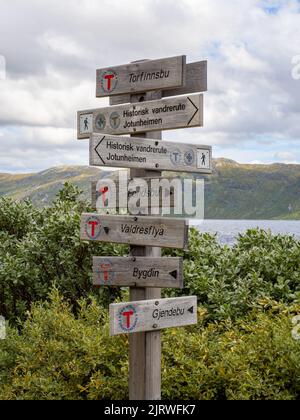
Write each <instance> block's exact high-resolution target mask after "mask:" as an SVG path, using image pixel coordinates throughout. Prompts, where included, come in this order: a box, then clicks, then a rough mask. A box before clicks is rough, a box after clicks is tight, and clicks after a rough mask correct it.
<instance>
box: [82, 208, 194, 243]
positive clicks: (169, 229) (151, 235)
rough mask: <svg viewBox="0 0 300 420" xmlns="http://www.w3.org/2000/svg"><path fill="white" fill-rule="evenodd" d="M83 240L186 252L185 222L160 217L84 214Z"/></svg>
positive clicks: (186, 228) (186, 233)
mask: <svg viewBox="0 0 300 420" xmlns="http://www.w3.org/2000/svg"><path fill="white" fill-rule="evenodd" d="M80 232H81V239H82V240H84V241H86V240H87V241H98V242H113V243H119V244H129V245H141V246H156V247H164V248H179V249H186V247H187V241H188V223H187V222H186V221H185V220H178V219H170V218H163V217H133V216H106V215H104V216H102V215H99V214H90V213H86V214H83V215H82V217H81V230H80Z"/></svg>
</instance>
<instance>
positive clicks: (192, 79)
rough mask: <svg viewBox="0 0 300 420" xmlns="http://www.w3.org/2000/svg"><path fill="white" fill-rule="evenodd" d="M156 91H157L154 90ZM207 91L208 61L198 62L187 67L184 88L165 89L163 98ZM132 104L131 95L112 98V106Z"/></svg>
mask: <svg viewBox="0 0 300 420" xmlns="http://www.w3.org/2000/svg"><path fill="white" fill-rule="evenodd" d="M154 89H157V87H156V88H154ZM206 91H207V61H197V62H196V63H189V64H187V65H186V80H185V84H184V85H183V86H182V87H178V88H175V89H166V88H163V91H162V97H163V98H168V97H170V96H178V95H188V94H191V93H198V92H206ZM129 102H131V96H130V94H124V95H118V96H111V97H110V98H109V103H110V105H121V104H127V103H129Z"/></svg>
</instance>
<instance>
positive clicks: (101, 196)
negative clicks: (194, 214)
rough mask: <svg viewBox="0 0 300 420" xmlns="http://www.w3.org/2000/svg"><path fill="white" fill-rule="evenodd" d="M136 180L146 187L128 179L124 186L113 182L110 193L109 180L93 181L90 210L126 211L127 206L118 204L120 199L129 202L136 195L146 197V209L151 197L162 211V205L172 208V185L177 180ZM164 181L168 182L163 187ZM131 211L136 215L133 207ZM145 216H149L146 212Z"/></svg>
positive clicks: (173, 203)
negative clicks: (112, 195)
mask: <svg viewBox="0 0 300 420" xmlns="http://www.w3.org/2000/svg"><path fill="white" fill-rule="evenodd" d="M136 180H142V181H143V182H145V184H146V187H142V188H141V187H140V186H139V183H135V180H134V179H128V181H127V182H126V183H125V184H124V183H121V184H120V182H119V181H114V186H115V188H114V190H113V191H112V190H111V185H110V182H109V181H110V180H109V179H106V178H104V179H102V180H100V181H98V182H96V181H93V182H92V183H91V190H92V195H91V196H92V200H91V201H92V208H93V209H94V210H96V209H97V210H98V211H99V210H110V209H114V210H116V211H119V210H120V209H123V210H124V209H126V210H128V206H127V205H124V204H122V203H121V202H120V197H127V198H128V200H131V199H132V198H134V197H135V196H136V195H137V194H139V196H141V197H148V206H147V208H150V205H151V200H152V199H153V197H155V198H156V199H157V200H158V203H159V209H162V210H163V206H164V205H167V206H168V207H169V208H174V205H175V202H174V190H173V188H172V185H174V181H175V182H176V181H178V182H181V180H180V179H179V178H136ZM165 181H169V186H164V184H165ZM163 186H164V187H163ZM110 194H115V197H116V200H113V199H111V196H110ZM127 204H128V203H127ZM133 210H134V214H135V215H136V210H137V207H136V208H135V207H133ZM141 210H142V208H141V207H139V211H141ZM147 214H149V212H148V211H147ZM141 215H142V213H141Z"/></svg>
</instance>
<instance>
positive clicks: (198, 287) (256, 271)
mask: <svg viewBox="0 0 300 420" xmlns="http://www.w3.org/2000/svg"><path fill="white" fill-rule="evenodd" d="M165 254H166V255H183V256H184V258H185V263H184V283H185V288H184V289H183V290H182V291H177V290H168V291H166V295H167V296H178V295H182V296H185V295H187V294H192V295H197V296H198V300H199V302H200V303H201V304H202V305H203V306H204V307H205V308H206V309H207V310H208V313H209V320H210V321H211V320H219V321H220V320H224V319H232V320H234V319H237V318H239V317H243V316H245V315H247V313H248V312H249V311H251V310H252V309H253V308H256V307H257V305H259V302H260V301H261V300H262V299H272V300H278V301H281V302H285V303H287V304H289V303H291V302H293V301H295V300H298V299H299V295H300V293H299V292H300V242H299V241H297V240H296V239H294V238H293V237H291V236H282V235H277V236H273V235H272V234H271V233H270V232H265V231H263V230H249V231H248V232H246V233H245V234H244V235H240V236H239V238H238V242H237V244H236V245H235V246H234V247H232V248H230V247H227V246H221V245H219V244H218V243H217V240H216V238H215V237H214V236H211V235H208V234H202V235H201V234H199V233H198V232H197V231H196V230H191V231H190V245H189V251H188V252H185V253H182V252H181V251H176V252H175V253H174V252H173V251H165Z"/></svg>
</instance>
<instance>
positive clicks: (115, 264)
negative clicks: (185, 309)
mask: <svg viewBox="0 0 300 420" xmlns="http://www.w3.org/2000/svg"><path fill="white" fill-rule="evenodd" d="M182 266H183V261H182V258H146V257H128V258H126V257H122V258H119V257H94V259H93V278H94V285H95V286H120V287H164V288H166V287H167V288H178V289H182V288H183V272H182V269H183V267H182Z"/></svg>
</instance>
